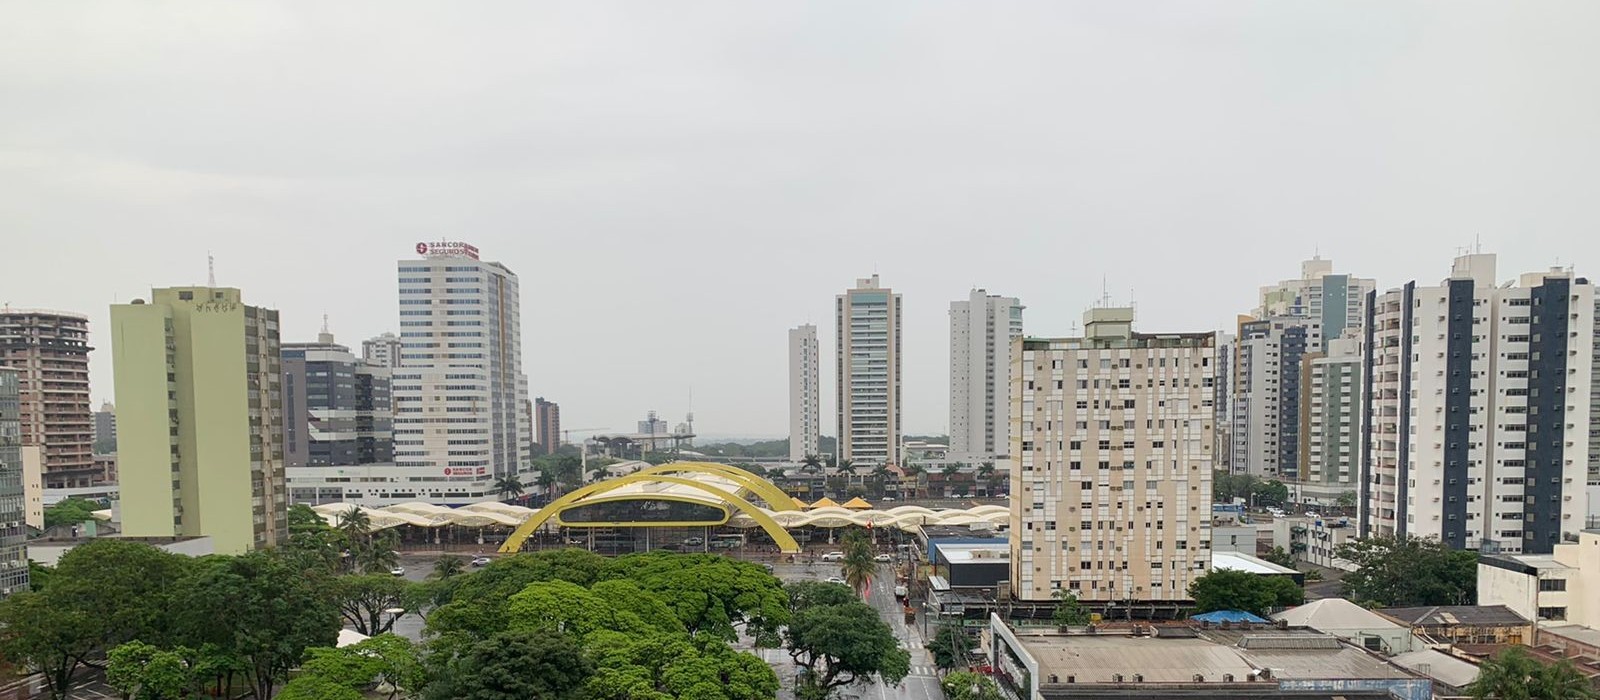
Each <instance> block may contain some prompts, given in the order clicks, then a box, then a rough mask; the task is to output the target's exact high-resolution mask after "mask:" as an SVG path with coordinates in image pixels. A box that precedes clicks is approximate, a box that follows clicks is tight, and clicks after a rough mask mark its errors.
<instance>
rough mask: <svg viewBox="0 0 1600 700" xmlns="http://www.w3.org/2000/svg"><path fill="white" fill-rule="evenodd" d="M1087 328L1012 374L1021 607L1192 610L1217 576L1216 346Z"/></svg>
mask: <svg viewBox="0 0 1600 700" xmlns="http://www.w3.org/2000/svg"><path fill="white" fill-rule="evenodd" d="M1084 316H1085V318H1084V335H1083V337H1081V338H1053V339H1025V340H1023V341H1022V343H1021V348H1022V349H1021V354H1020V355H1019V356H1018V357H1016V358H1013V360H1012V365H1011V369H1012V372H1011V382H1012V384H1013V387H1014V391H1013V396H1012V399H1011V402H1012V403H1011V405H1012V413H1011V426H1012V430H1011V444H1012V448H1011V461H1012V464H1013V468H1012V469H1011V570H1012V573H1011V582H1012V586H1013V591H1014V595H1015V596H1016V597H1017V598H1019V599H1022V600H1037V601H1044V600H1049V599H1050V598H1051V597H1052V596H1053V595H1054V594H1055V592H1056V591H1057V590H1060V589H1067V590H1070V591H1072V592H1073V593H1075V594H1077V596H1078V597H1079V598H1080V599H1083V600H1086V601H1098V602H1122V601H1184V600H1186V599H1187V598H1188V596H1189V594H1188V590H1189V584H1190V583H1191V582H1192V581H1193V580H1194V579H1196V578H1198V577H1200V576H1202V575H1204V574H1205V573H1206V571H1207V569H1208V568H1209V567H1210V562H1211V469H1212V449H1213V445H1212V421H1213V420H1215V419H1216V408H1215V406H1213V402H1214V401H1215V391H1214V389H1215V386H1214V384H1215V370H1216V367H1215V359H1216V334H1214V333H1135V332H1134V331H1133V309H1131V308H1115V307H1097V308H1093V309H1090V310H1089V311H1088V312H1087V313H1085V315H1084ZM1174 604H1176V603H1174Z"/></svg>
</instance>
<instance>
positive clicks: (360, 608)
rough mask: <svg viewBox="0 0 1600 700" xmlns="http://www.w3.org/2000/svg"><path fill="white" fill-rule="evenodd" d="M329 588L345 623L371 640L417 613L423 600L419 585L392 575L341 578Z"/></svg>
mask: <svg viewBox="0 0 1600 700" xmlns="http://www.w3.org/2000/svg"><path fill="white" fill-rule="evenodd" d="M329 588H330V590H329V595H330V597H332V599H333V602H334V604H335V605H337V606H338V608H339V615H340V616H341V617H343V618H344V621H345V623H346V624H348V625H350V626H351V627H354V628H355V629H356V631H357V632H360V633H361V634H364V635H366V636H368V637H373V636H377V635H380V634H383V633H385V632H388V631H389V630H390V629H392V628H393V627H394V623H395V621H396V620H398V619H400V618H401V617H404V616H405V615H407V614H409V613H412V612H415V611H416V609H417V607H418V605H419V604H420V603H421V601H422V599H423V596H422V591H421V589H420V588H418V586H417V585H416V584H413V583H411V582H409V581H406V580H405V579H401V578H396V577H394V576H390V575H388V574H350V575H347V576H340V577H337V578H335V579H333V581H332V585H331V586H330V587H329ZM392 610H398V611H400V612H397V613H396V612H390V611H392Z"/></svg>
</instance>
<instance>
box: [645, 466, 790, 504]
mask: <svg viewBox="0 0 1600 700" xmlns="http://www.w3.org/2000/svg"><path fill="white" fill-rule="evenodd" d="M678 472H691V473H696V474H710V475H712V476H720V477H722V478H724V479H727V480H729V481H733V482H736V483H738V484H739V485H740V486H743V487H745V488H746V489H748V490H749V491H750V492H751V493H754V494H756V495H757V496H760V497H761V500H763V501H766V502H767V509H768V510H774V511H777V510H794V501H793V500H791V499H790V498H789V494H786V493H784V492H783V489H780V488H778V487H777V486H776V485H775V484H773V483H772V482H770V481H767V480H766V479H763V478H761V477H759V476H756V475H754V474H751V473H750V472H747V471H745V470H743V469H740V468H738V467H730V466H728V465H726V464H717V463H715V462H668V463H667V464H662V465H659V466H655V467H649V468H647V469H640V470H639V471H637V472H634V473H635V474H673V473H678Z"/></svg>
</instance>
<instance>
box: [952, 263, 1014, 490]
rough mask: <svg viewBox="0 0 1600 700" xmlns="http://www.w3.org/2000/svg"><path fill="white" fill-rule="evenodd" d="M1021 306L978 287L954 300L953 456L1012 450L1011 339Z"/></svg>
mask: <svg viewBox="0 0 1600 700" xmlns="http://www.w3.org/2000/svg"><path fill="white" fill-rule="evenodd" d="M1022 309H1023V306H1022V304H1021V303H1020V302H1018V301H1017V300H1016V299H1015V298H1013V297H1003V296H998V295H994V294H989V293H987V292H985V291H984V290H982V289H974V290H972V293H971V295H970V296H968V298H967V299H966V301H953V302H950V458H951V459H955V460H962V461H974V462H981V461H991V460H993V459H995V457H997V456H1002V455H1006V454H1009V448H1010V440H1009V438H1008V437H1007V433H1008V431H1009V429H1010V426H1011V399H1010V389H1011V382H1010V379H1009V377H1008V373H1009V372H1010V371H1011V343H1012V341H1014V340H1016V339H1018V338H1021V337H1022Z"/></svg>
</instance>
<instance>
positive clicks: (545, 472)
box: [533, 469, 556, 500]
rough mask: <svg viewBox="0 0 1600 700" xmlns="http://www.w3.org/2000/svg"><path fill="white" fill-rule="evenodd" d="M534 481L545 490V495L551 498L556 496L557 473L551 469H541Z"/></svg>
mask: <svg viewBox="0 0 1600 700" xmlns="http://www.w3.org/2000/svg"><path fill="white" fill-rule="evenodd" d="M533 483H534V485H535V486H538V487H539V488H540V489H543V490H544V494H545V497H546V498H548V499H551V500H554V499H555V496H556V474H555V472H554V471H552V470H549V469H541V470H539V475H538V476H536V477H534V478H533Z"/></svg>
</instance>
